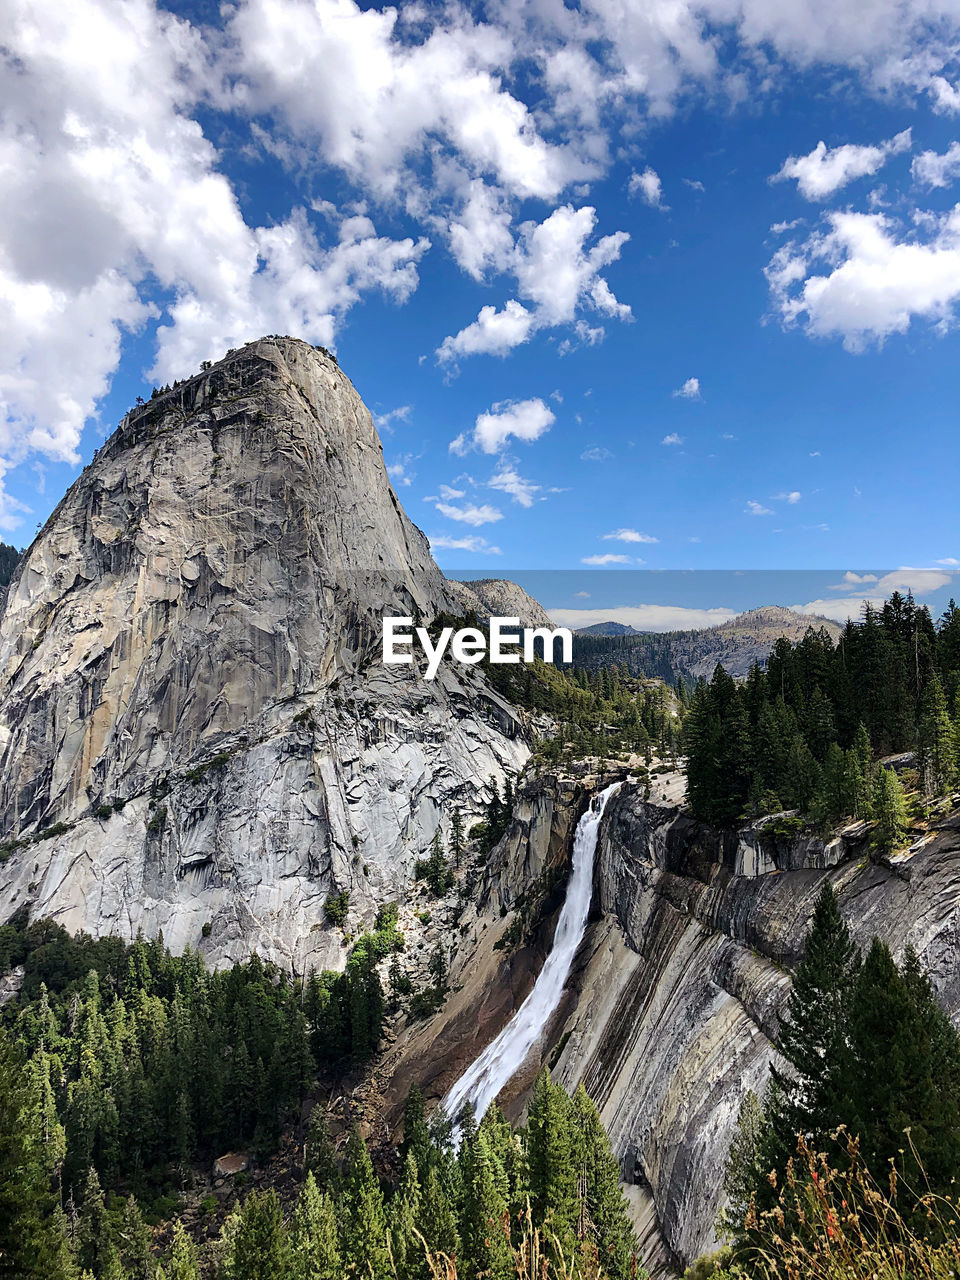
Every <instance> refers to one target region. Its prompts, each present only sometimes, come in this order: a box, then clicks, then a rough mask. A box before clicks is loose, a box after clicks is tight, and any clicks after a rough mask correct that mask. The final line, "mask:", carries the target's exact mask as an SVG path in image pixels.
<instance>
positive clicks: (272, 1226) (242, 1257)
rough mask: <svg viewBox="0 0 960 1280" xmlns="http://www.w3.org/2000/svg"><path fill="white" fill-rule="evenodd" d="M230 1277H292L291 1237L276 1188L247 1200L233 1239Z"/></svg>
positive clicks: (282, 1279)
mask: <svg viewBox="0 0 960 1280" xmlns="http://www.w3.org/2000/svg"><path fill="white" fill-rule="evenodd" d="M231 1268H232V1269H231V1271H230V1280H290V1274H291V1272H292V1270H293V1263H292V1257H291V1250H290V1240H289V1237H288V1235H287V1229H286V1227H285V1226H284V1223H283V1215H282V1213H281V1211H280V1201H279V1200H278V1199H277V1193H276V1192H275V1191H254V1192H251V1194H250V1195H249V1196H248V1197H247V1199H246V1200H245V1201H244V1204H243V1209H242V1210H241V1213H240V1221H239V1223H238V1225H237V1230H236V1236H235V1239H234V1243H233V1257H232V1260H231Z"/></svg>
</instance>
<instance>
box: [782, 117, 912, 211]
mask: <svg viewBox="0 0 960 1280" xmlns="http://www.w3.org/2000/svg"><path fill="white" fill-rule="evenodd" d="M910 146H911V135H910V130H909V129H904V130H903V132H902V133H898V134H897V135H896V136H895V137H893V138H890V139H888V141H886V142H881V143H880V144H879V145H878V146H855V145H854V144H853V143H849V142H848V143H846V144H844V146H842V147H832V148H829V147H828V146H827V144H826V143H825V142H823V141H820V142H818V143H817V145H816V146H815V147H814V149H813V150H812V151H811V152H810V153H809V155H805V156H789V157H788V158H787V159H786V160H784V162H783V167H782V168H781V169H780V171H779V173H776V174H774V176H773V180H774V181H775V182H779V181H782V180H784V179H786V178H796V180H797V187H798V189H799V191H800V194H801V195H802V196H803V197H804V198H805V199H807V200H826V199H827V197H828V196H831V195H833V193H834V192H835V191H839V189H840V188H841V187H845V186H846V185H847V183H848V182H853V180H854V179H855V178H863V177H867V176H869V175H871V174H874V173H876V172H877V171H878V170H879V169H880V168H881V167H882V166H883V165H885V164H886V162H887V160H888V159H889V158H890V156H892V155H897V154H898V153H899V152H901V151H909V150H910Z"/></svg>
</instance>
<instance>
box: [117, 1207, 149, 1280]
mask: <svg viewBox="0 0 960 1280" xmlns="http://www.w3.org/2000/svg"><path fill="white" fill-rule="evenodd" d="M152 1242H153V1236H152V1234H151V1231H150V1228H149V1227H148V1226H147V1224H146V1223H145V1222H144V1220H143V1215H142V1214H141V1212H140V1206H139V1205H138V1204H137V1202H136V1200H135V1199H134V1197H133V1196H128V1197H127V1203H126V1204H125V1205H124V1209H123V1222H122V1224H121V1227H120V1239H119V1246H120V1258H121V1261H122V1262H123V1265H124V1269H125V1270H126V1272H127V1276H128V1277H129V1280H153V1277H154V1272H155V1270H156V1266H155V1264H154V1261H153V1255H152V1252H151V1244H152Z"/></svg>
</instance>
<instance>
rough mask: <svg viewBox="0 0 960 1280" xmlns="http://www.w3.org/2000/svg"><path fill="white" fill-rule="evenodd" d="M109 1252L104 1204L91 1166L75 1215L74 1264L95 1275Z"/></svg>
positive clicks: (107, 1224) (105, 1263) (110, 1241)
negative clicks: (75, 1248)
mask: <svg viewBox="0 0 960 1280" xmlns="http://www.w3.org/2000/svg"><path fill="white" fill-rule="evenodd" d="M113 1252H114V1247H113V1240H112V1238H111V1233H110V1222H109V1219H108V1218H107V1206H106V1204H105V1203H104V1199H103V1191H102V1190H101V1188H100V1179H99V1178H98V1177H97V1171H96V1169H94V1168H93V1167H92V1166H91V1167H90V1169H89V1171H88V1173H87V1177H86V1180H85V1182H84V1184H83V1199H82V1201H81V1204H80V1215H79V1217H78V1219H77V1264H78V1265H79V1266H80V1267H82V1268H83V1269H84V1270H86V1271H92V1272H93V1273H94V1275H99V1274H100V1272H101V1271H102V1270H104V1268H105V1267H106V1265H107V1262H108V1261H109V1260H110V1257H111V1255H112V1254H113Z"/></svg>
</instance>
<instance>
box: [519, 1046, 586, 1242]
mask: <svg viewBox="0 0 960 1280" xmlns="http://www.w3.org/2000/svg"><path fill="white" fill-rule="evenodd" d="M570 1111H571V1107H570V1099H569V1098H568V1097H567V1095H566V1094H565V1093H564V1091H563V1090H562V1089H560V1088H558V1087H557V1085H555V1084H554V1083H553V1082H552V1081H551V1079H550V1072H549V1071H547V1070H544V1071H541V1073H540V1075H539V1076H538V1077H537V1079H536V1082H535V1083H534V1086H533V1092H532V1095H531V1099H530V1112H529V1119H528V1122H527V1161H528V1164H529V1169H530V1200H531V1205H532V1208H533V1213H534V1221H535V1222H536V1223H537V1224H540V1225H544V1226H547V1227H549V1228H550V1230H551V1231H552V1232H553V1233H554V1234H555V1235H556V1236H557V1237H558V1238H560V1239H561V1240H562V1238H563V1237H564V1236H565V1235H569V1234H571V1233H572V1232H573V1229H574V1226H575V1224H576V1221H577V1175H576V1163H575V1160H574V1156H573V1132H572V1126H571V1124H570Z"/></svg>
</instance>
